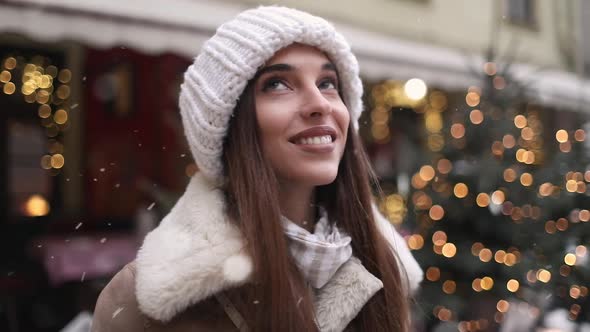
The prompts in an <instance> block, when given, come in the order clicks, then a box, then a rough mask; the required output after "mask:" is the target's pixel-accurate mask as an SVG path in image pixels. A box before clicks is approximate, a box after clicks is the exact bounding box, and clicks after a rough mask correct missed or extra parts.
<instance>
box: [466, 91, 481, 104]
mask: <svg viewBox="0 0 590 332" xmlns="http://www.w3.org/2000/svg"><path fill="white" fill-rule="evenodd" d="M479 101H480V96H479V93H477V92H475V91H472V92H468V93H467V95H466V96H465V102H466V103H467V105H469V106H471V107H475V106H477V105H479Z"/></svg>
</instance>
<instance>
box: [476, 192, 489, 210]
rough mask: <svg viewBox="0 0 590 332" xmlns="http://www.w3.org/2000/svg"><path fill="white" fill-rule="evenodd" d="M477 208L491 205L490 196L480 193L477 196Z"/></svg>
mask: <svg viewBox="0 0 590 332" xmlns="http://www.w3.org/2000/svg"><path fill="white" fill-rule="evenodd" d="M475 202H476V203H477V206H479V207H486V206H488V205H490V196H489V195H488V194H486V193H479V194H477V198H476V199H475Z"/></svg>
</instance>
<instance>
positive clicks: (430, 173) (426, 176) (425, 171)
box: [419, 165, 436, 181]
mask: <svg viewBox="0 0 590 332" xmlns="http://www.w3.org/2000/svg"><path fill="white" fill-rule="evenodd" d="M419 173H420V177H421V178H422V180H424V181H430V180H432V179H434V176H435V175H436V174H435V172H434V168H433V167H432V166H430V165H424V166H422V167H420V172H419Z"/></svg>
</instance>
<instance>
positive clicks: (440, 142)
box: [427, 134, 445, 152]
mask: <svg viewBox="0 0 590 332" xmlns="http://www.w3.org/2000/svg"><path fill="white" fill-rule="evenodd" d="M427 142H428V143H427V144H428V148H429V149H430V150H431V151H434V152H438V151H440V150H442V149H443V148H444V146H445V138H444V137H443V135H441V134H432V135H428V140H427Z"/></svg>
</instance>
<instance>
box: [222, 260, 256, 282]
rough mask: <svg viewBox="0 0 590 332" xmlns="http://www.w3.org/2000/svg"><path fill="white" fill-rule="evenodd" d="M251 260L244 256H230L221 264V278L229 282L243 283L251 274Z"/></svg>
mask: <svg viewBox="0 0 590 332" xmlns="http://www.w3.org/2000/svg"><path fill="white" fill-rule="evenodd" d="M252 269H253V267H252V259H251V258H250V257H248V256H246V255H245V254H239V255H234V256H231V257H230V258H228V259H226V260H225V263H223V276H224V277H225V278H226V279H227V280H229V281H231V282H236V283H238V282H244V281H245V280H247V279H248V278H249V277H250V275H251V274H252Z"/></svg>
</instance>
